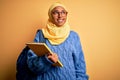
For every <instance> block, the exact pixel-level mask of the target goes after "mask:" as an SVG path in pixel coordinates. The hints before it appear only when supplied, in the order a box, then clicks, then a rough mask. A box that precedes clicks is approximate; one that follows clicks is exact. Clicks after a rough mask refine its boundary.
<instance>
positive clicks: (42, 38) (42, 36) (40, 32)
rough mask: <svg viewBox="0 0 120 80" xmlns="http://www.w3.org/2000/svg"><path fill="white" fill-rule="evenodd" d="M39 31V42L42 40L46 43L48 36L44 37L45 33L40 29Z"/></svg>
mask: <svg viewBox="0 0 120 80" xmlns="http://www.w3.org/2000/svg"><path fill="white" fill-rule="evenodd" d="M37 33H39V42H41V43H46V38H44V35H43V32H42V30H41V29H39V30H38V31H37Z"/></svg>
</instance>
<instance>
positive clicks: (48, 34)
mask: <svg viewBox="0 0 120 80" xmlns="http://www.w3.org/2000/svg"><path fill="white" fill-rule="evenodd" d="M57 6H61V7H63V8H64V9H65V10H66V11H67V9H66V7H65V6H64V5H63V4H61V3H54V4H53V5H51V7H50V8H49V11H48V16H49V19H48V21H47V25H46V27H44V28H42V32H43V35H44V37H45V38H47V39H48V40H49V41H50V43H51V44H52V45H59V44H61V43H63V42H64V41H65V40H66V39H67V37H68V36H69V33H70V26H69V25H68V20H66V22H65V24H64V25H63V26H60V27H58V26H56V25H55V24H53V23H52V15H51V12H52V10H53V9H54V8H55V7H57ZM67 19H68V18H67Z"/></svg>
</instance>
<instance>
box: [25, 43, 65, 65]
mask: <svg viewBox="0 0 120 80" xmlns="http://www.w3.org/2000/svg"><path fill="white" fill-rule="evenodd" d="M26 45H27V46H28V47H29V48H30V49H31V50H32V51H33V52H34V53H35V54H36V55H38V56H43V55H45V54H47V53H52V51H51V50H50V48H49V47H48V46H47V45H46V44H45V43H34V42H32V43H27V44H26ZM53 65H54V66H59V67H63V65H62V63H61V62H60V61H59V60H58V62H57V63H55V64H53Z"/></svg>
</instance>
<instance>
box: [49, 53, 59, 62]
mask: <svg viewBox="0 0 120 80" xmlns="http://www.w3.org/2000/svg"><path fill="white" fill-rule="evenodd" d="M47 58H48V59H49V60H51V61H52V62H54V63H57V61H58V55H57V54H56V53H48V55H47Z"/></svg>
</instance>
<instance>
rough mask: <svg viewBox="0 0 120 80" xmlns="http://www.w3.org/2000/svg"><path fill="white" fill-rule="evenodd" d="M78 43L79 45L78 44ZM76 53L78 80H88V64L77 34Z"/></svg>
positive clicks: (75, 37) (74, 55) (75, 35)
mask: <svg viewBox="0 0 120 80" xmlns="http://www.w3.org/2000/svg"><path fill="white" fill-rule="evenodd" d="M76 42H77V43H76ZM73 44H74V45H75V47H74V53H73V59H74V63H75V72H76V78H77V79H76V80H88V78H89V77H88V75H87V74H86V64H85V59H84V54H83V51H82V47H81V43H80V39H79V36H78V35H77V33H75V34H74V43H73Z"/></svg>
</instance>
